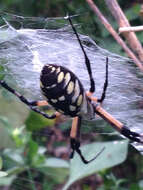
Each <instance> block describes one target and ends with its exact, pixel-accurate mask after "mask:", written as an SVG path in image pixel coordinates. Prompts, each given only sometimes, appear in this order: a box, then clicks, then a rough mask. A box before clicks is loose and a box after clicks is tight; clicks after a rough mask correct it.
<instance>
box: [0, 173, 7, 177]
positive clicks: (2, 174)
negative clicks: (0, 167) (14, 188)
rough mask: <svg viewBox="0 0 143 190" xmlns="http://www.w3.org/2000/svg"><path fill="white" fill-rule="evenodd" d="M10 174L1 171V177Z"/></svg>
mask: <svg viewBox="0 0 143 190" xmlns="http://www.w3.org/2000/svg"><path fill="white" fill-rule="evenodd" d="M7 175H8V174H7V173H6V172H3V171H0V178H1V177H5V176H7Z"/></svg>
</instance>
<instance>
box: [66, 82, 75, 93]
mask: <svg viewBox="0 0 143 190" xmlns="http://www.w3.org/2000/svg"><path fill="white" fill-rule="evenodd" d="M73 90H74V82H72V81H70V82H69V84H68V87H67V93H68V94H71V93H72V92H73Z"/></svg>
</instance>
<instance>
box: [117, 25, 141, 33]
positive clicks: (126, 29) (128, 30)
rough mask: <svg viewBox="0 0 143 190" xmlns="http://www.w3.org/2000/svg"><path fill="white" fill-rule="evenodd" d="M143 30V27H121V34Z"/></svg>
mask: <svg viewBox="0 0 143 190" xmlns="http://www.w3.org/2000/svg"><path fill="white" fill-rule="evenodd" d="M142 30H143V26H131V27H120V28H119V33H122V32H139V31H142Z"/></svg>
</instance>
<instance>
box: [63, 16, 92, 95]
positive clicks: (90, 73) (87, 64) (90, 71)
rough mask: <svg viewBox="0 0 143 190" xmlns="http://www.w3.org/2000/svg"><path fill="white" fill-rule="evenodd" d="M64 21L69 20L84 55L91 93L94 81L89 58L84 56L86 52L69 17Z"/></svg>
mask: <svg viewBox="0 0 143 190" xmlns="http://www.w3.org/2000/svg"><path fill="white" fill-rule="evenodd" d="M66 19H68V20H69V23H70V25H71V27H72V29H73V31H74V33H75V35H76V37H77V40H78V42H79V45H80V47H81V49H82V52H83V54H84V58H85V64H86V67H87V71H88V74H89V78H90V86H91V87H90V92H91V93H93V92H94V91H95V82H94V79H93V76H92V70H91V66H90V65H91V64H90V61H89V58H88V56H87V54H86V52H85V50H84V47H83V45H82V43H81V40H80V38H79V35H78V33H77V31H76V29H75V27H74V25H73V23H72V20H71V17H70V16H67V17H66Z"/></svg>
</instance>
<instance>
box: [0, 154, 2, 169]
mask: <svg viewBox="0 0 143 190" xmlns="http://www.w3.org/2000/svg"><path fill="white" fill-rule="evenodd" d="M0 169H2V158H1V157H0Z"/></svg>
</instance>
